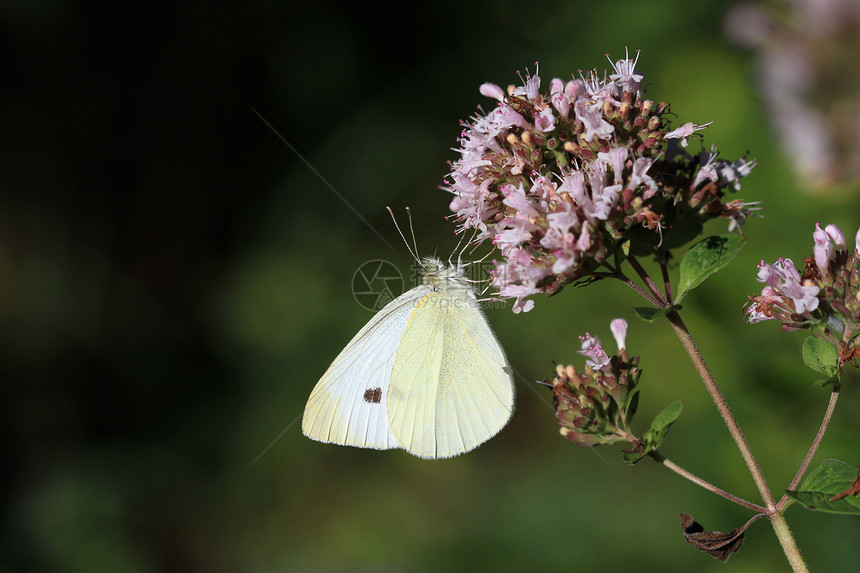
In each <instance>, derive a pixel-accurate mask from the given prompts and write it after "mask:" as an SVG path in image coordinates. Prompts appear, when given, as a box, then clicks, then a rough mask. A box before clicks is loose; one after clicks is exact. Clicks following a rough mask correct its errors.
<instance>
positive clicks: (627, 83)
mask: <svg viewBox="0 0 860 573" xmlns="http://www.w3.org/2000/svg"><path fill="white" fill-rule="evenodd" d="M606 58H607V59H609V54H606ZM638 61H639V50H636V59H635V60H631V59H630V58H629V56H628V54H627V48H624V59H623V60H618V61H617V62H615V63H614V64H613V63H612V60H611V59H609V63H610V64H612V69H614V70H615V73H614V74H611V75H610V76H609V79H610V80H612V81H614V82H616V83H617V84H618V85H619V86H620V87H621V89H622V90H624V91H626V92H630V93H633V94H635V93H638V92H639V86H641V85H642V78H644V77H645V76H643V75H642V74H638V73H636V62H638Z"/></svg>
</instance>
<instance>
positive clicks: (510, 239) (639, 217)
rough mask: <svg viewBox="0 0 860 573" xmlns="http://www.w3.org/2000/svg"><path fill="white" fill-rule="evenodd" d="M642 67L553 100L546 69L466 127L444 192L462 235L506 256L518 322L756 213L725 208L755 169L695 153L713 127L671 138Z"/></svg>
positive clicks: (503, 292) (579, 84)
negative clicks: (632, 264)
mask: <svg viewBox="0 0 860 573" xmlns="http://www.w3.org/2000/svg"><path fill="white" fill-rule="evenodd" d="M610 62H611V60H610ZM637 62H638V56H637V58H636V60H631V59H629V58H628V57H626V56H625V58H624V59H621V60H618V61H616V62H614V63H613V64H612V73H610V74H609V75H608V76H607V75H606V74H604V75H603V76H601V75H599V74H598V73H597V71H596V70H594V71H591V72H589V73H588V74H582V73H581V72H580V74H579V77H578V78H572V79H570V80H566V81H565V80H562V79H559V78H555V79H553V80H551V81H550V82H549V89H548V91H541V78H540V76H539V75H538V70H537V68H536V70H535V73H534V74H530V73H526V76H525V78H524V79H523V85H521V86H513V85H511V86H509V87H508V88H507V89H502V88H501V87H500V86H498V85H495V84H490V83H486V84H483V85H482V86H481V87H480V93H481V94H482V95H484V96H486V97H490V98H493V99H495V100H497V103H496V106H495V107H494V108H493V109H492V110H491V111H489V112H483V110H480V111H479V113H477V114H476V115H475V116H473V117H471V118H470V119H469V121H467V122H463V131H462V132H461V134H460V138H459V144H460V148H459V149H458V151H459V152H460V159H458V160H457V161H455V162H453V163H452V164H451V171H450V173H449V174H448V175H447V176H446V179H445V183H446V184H445V186H444V187H443V188H444V189H446V190H448V191H450V192H451V193H452V194H453V195H454V198H453V199H452V201H451V205H450V208H451V211H453V213H454V215H453V218H454V219H455V220H456V222H457V225H458V229H457V232H458V233H460V232H465V231H468V230H475V231H474V232H476V233H477V235H476V242H482V241H485V240H488V239H489V240H491V241H492V243H493V245H494V246H495V247H496V248H498V250H499V252H500V254H501V257H502V259H501V260H498V261H495V270H494V272H493V274H492V277H493V284H494V286H495V287H496V288H497V289H498V296H500V297H502V298H514V299H516V302H515V303H514V305H513V308H514V311H515V312H520V311H528V310H530V309H531V308H532V307H533V306H534V302H533V301H531V300H528V301H527V300H525V299H526V297H529V296H530V295H533V294H537V293H544V294H553V293H556V292H558V291H559V290H560V289H561V288H563V287H564V286H565V285H567V284H570V283H578V282H589V281H591V280H596V279H597V278H600V277H599V275H597V274H595V273H596V272H597V271H598V269H600V267H601V266H603V265H605V264H606V263H607V261H608V262H613V261H616V259H618V258H619V257H620V258H623V257H624V256H625V255H626V254H627V253H628V252H633V253H635V254H654V253H656V252H657V251H658V250H663V251H666V250H668V249H672V248H675V247H680V246H682V245H684V244H686V243H687V242H689V241H690V240H692V239H693V238H695V237H696V236H697V235H698V234H699V233H700V232H701V229H702V225H703V223H704V222H705V221H707V220H709V219H712V218H715V217H725V218H727V219H729V230H734V229H739V228H740V227H741V225H742V224H743V222H744V220H745V219H746V218H747V217H748V216H749V214H750V212H751V211H752V210H753V209H755V207H754V205H753V204H750V203H744V202H743V201H740V200H734V201H726V200H725V196H726V192H727V191H728V192H733V191H737V190H739V189H740V179H741V178H743V177H745V176H746V175H748V174H749V173H750V171H751V169H752V168H753V166H754V165H755V162H754V161H748V160H746V159H744V158H742V159H738V160H736V161H726V160H723V159H719V158H718V154H717V151H716V149H715V148H713V147H712V148H710V149H708V150H704V149H703V150H702V151H700V152H699V153H696V154H690V153H688V152H687V150H686V148H687V146H688V139H689V138H690V137H691V136H693V134H694V133H695V132H697V131H699V130H702V129H704V128H705V127H707V125H708V124H702V125H700V124H695V123H692V122H688V123H685V124H684V125H682V126H681V127H678V128H676V129H670V125H669V119H668V117H667V116H668V111H669V106H668V104H666V103H662V102H661V103H656V104H655V103H654V102H653V101H651V100H649V99H646V98H645V97H644V91H643V89H642V82H643V79H644V76H643V75H642V74H641V73H639V72H638V71H637V69H636V65H637Z"/></svg>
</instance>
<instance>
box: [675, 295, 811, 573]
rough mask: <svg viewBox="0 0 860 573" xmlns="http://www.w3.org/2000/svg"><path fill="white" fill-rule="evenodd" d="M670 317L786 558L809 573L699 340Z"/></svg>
mask: <svg viewBox="0 0 860 573" xmlns="http://www.w3.org/2000/svg"><path fill="white" fill-rule="evenodd" d="M666 318H668V319H669V322H670V323H671V324H672V328H674V329H675V333H676V334H677V335H678V338H679V339H680V340H681V344H683V345H684V349H685V350H686V351H687V354H689V356H690V360H692V361H693V365H694V366H695V367H696V370H697V371H698V372H699V375H700V376H701V378H702V382H704V384H705V388H707V390H708V393H709V394H710V395H711V399H712V400H713V401H714V404H715V405H716V406H717V410H718V411H719V413H720V416H722V418H723V422H725V424H726V427H727V428H728V430H729V433H730V434H731V435H732V438H734V440H735V443H736V444H737V446H738V449H739V450H740V452H741V457H743V459H744V462H745V463H746V465H747V467H748V468H749V471H750V474H751V475H752V478H753V481H754V482H755V484H756V487H757V488H758V490H759V493H760V494H761V498H762V500H763V501H764V503H765V506H766V507H767V512H766V514H767V517H768V519H770V522H771V526H772V527H773V531H774V533H776V537H777V539H779V544H780V545H781V546H782V550H783V551H784V552H785V556H786V558H787V559H788V562H789V564H790V565H791V568H792V570H793V571H794V572H795V573H808V572H809V569H808V568H807V566H806V562H805V561H804V560H803V555H801V553H800V549H799V548H798V547H797V543H796V542H795V540H794V537H793V536H792V534H791V529H789V527H788V523H787V522H786V521H785V517H784V516H783V514H782V512H781V511H779V510H778V509H777V507H776V503H775V502H774V499H773V494H772V493H771V491H770V488H769V487H768V485H767V480H765V478H764V474H763V473H762V471H761V467H759V465H758V462H757V461H756V459H755V456H754V455H753V453H752V450H751V449H750V445H749V442H747V440H746V438H745V437H744V434H743V432H742V431H741V428H740V426H739V425H738V422H737V420H735V417H734V415H733V414H732V411H731V408H729V405H728V403H727V402H726V399H725V398H724V397H723V393H722V392H721V391H720V388H719V386H717V382H716V380H714V376H713V374H711V371H710V370H708V366H707V364H705V359H704V358H703V357H702V354H701V352H699V349H698V347H697V346H696V343H695V341H693V337H692V336H690V332H689V330H687V326H686V325H685V324H684V321H683V320H681V317H680V316H679V315H678V313H677V312H676V311H671V312H669V313H667V314H666Z"/></svg>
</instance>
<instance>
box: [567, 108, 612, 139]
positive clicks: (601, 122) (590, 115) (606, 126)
mask: <svg viewBox="0 0 860 573" xmlns="http://www.w3.org/2000/svg"><path fill="white" fill-rule="evenodd" d="M573 111H574V113H575V114H576V119H578V120H579V121H581V122H582V123H583V125H585V136H584V137H583V139H584V140H585V141H588V142H590V141H592V140H593V139H594V138H595V137H597V138H599V139H606V138H608V137H609V136H610V135H612V133H613V132H614V131H615V128H614V127H612V124H610V123H609V122H608V121H606V120H605V119H603V104H602V103H601V102H599V101H592V102H588V101H586V100H582V99H578V100H576V103H575V104H573Z"/></svg>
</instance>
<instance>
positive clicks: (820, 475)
mask: <svg viewBox="0 0 860 573" xmlns="http://www.w3.org/2000/svg"><path fill="white" fill-rule="evenodd" d="M786 493H787V494H788V495H789V496H790V497H792V498H794V499H796V500H797V501H799V502H800V503H802V504H803V505H805V506H806V507H807V509H812V510H817V511H823V512H825V513H840V514H848V515H860V470H858V469H857V468H855V467H853V466H851V465H849V464H846V463H845V462H840V461H839V460H827V461H825V462H824V463H823V464H821V465H820V466H818V467H817V468H815V470H813V471H812V472H810V473H809V474H808V475H807V476H806V477H805V478H804V479H803V481H802V482H801V483H800V485H799V486H798V487H797V489H796V490H794V491H792V490H789V491H787V492H786Z"/></svg>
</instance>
